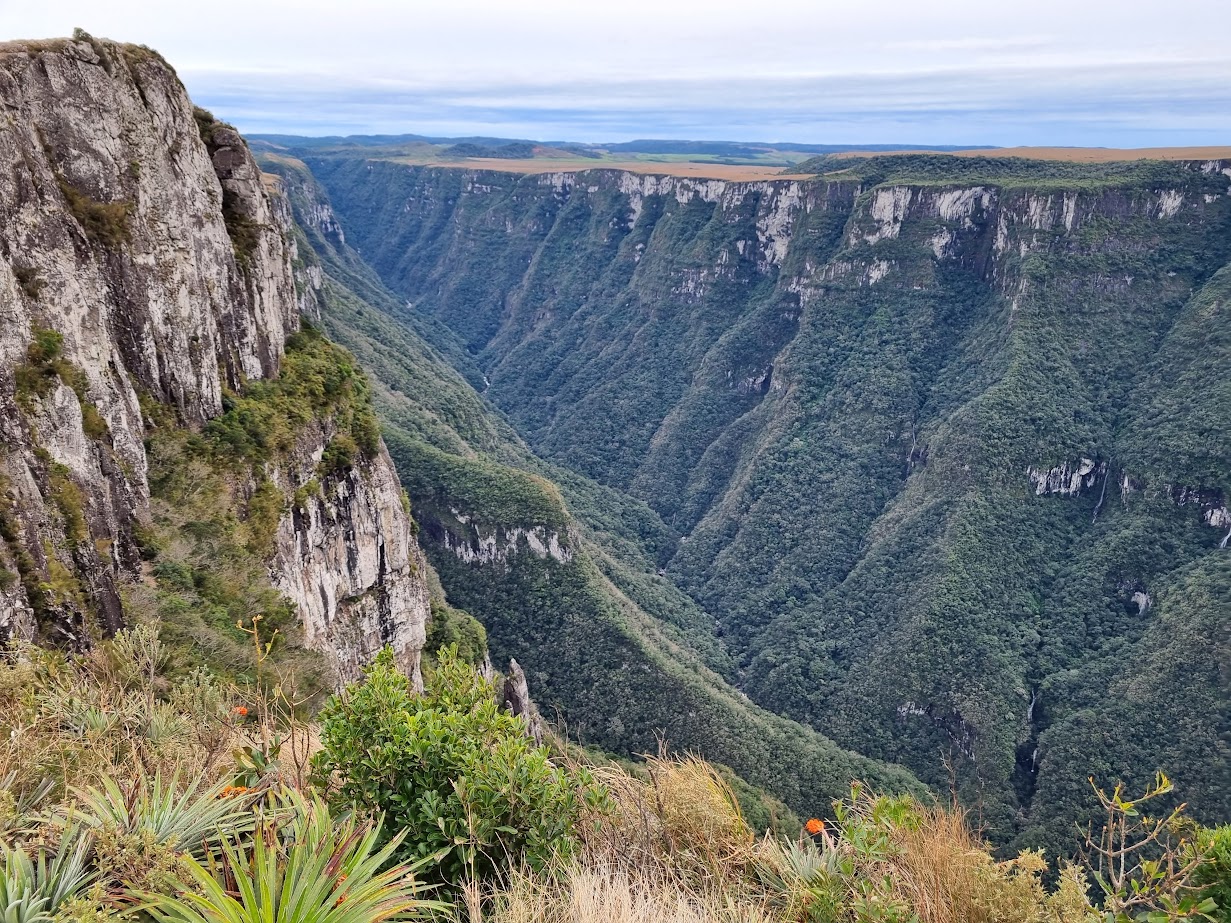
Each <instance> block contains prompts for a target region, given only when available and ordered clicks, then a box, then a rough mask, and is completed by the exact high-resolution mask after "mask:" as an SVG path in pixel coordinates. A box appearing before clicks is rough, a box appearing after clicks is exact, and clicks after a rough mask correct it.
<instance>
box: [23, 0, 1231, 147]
mask: <svg viewBox="0 0 1231 923" xmlns="http://www.w3.org/2000/svg"><path fill="white" fill-rule="evenodd" d="M0 24H3V28H4V30H5V32H7V33H9V34H10V36H11V37H37V36H43V35H50V34H65V33H67V32H68V31H70V30H71V29H72V28H73V27H74V26H77V25H80V26H82V27H84V28H86V29H88V30H89V31H91V32H93V33H95V34H98V35H107V36H110V37H112V38H117V39H123V40H128V41H135V42H141V43H144V44H148V45H151V46H153V47H155V48H157V49H159V50H160V51H162V52H163V53H164V54H165V55H166V56H167V58H168V59H169V60H170V61H171V62H172V63H173V64H175V65H176V67H177V68H178V70H179V72H180V74H181V75H182V76H183V77H184V79H185V81H186V83H187V84H188V86H189V89H190V90H191V91H192V92H193V94H194V96H196V97H198V98H199V99H200V100H201V101H202V102H204V103H206V104H209V105H212V106H214V107H215V108H217V109H218V110H219V112H220V114H222V115H224V116H226V117H228V118H231V119H233V120H235V121H236V122H237V123H239V124H240V126H241V127H243V128H246V129H249V130H261V129H273V128H279V127H281V128H286V129H298V130H306V131H364V130H367V131H382V132H400V131H409V132H421V133H438V132H443V131H445V128H444V127H443V126H448V130H449V131H459V132H463V133H489V134H517V135H522V136H533V137H552V136H554V137H557V138H559V137H590V138H595V137H608V135H603V134H602V133H604V132H607V133H610V137H611V138H612V139H615V138H618V137H629V136H632V135H636V136H645V135H647V134H652V135H657V136H662V135H670V136H676V137H679V136H694V137H724V138H731V137H746V138H759V139H767V138H773V137H775V136H777V137H781V134H780V133H781V132H786V131H790V132H794V133H795V134H794V135H793V140H800V141H822V142H824V141H895V142H903V143H906V142H918V143H946V142H951V143H975V142H976V141H978V140H985V141H986V142H988V143H1003V144H1010V143H1018V142H1025V141H1032V142H1035V143H1092V144H1099V143H1101V144H1125V143H1134V140H1133V139H1135V138H1136V139H1139V140H1140V143H1142V144H1155V143H1159V139H1160V137H1163V138H1165V137H1168V133H1169V132H1170V133H1172V135H1173V136H1174V138H1175V143H1202V142H1204V143H1217V142H1220V141H1223V142H1225V141H1229V140H1231V115H1228V113H1231V107H1228V105H1227V102H1228V90H1227V89H1226V88H1227V87H1228V86H1231V80H1229V78H1231V51H1229V50H1228V49H1229V48H1231V43H1229V42H1227V41H1226V39H1227V37H1228V36H1227V27H1226V25H1225V13H1224V8H1223V2H1222V0H1190V2H1188V3H1186V4H1185V6H1184V10H1183V15H1176V13H1175V10H1174V8H1173V6H1171V5H1164V4H1163V3H1161V2H1143V0H1121V2H1114V3H1113V2H1109V0H1084V2H1083V0H1033V2H1029V3H1027V2H1022V0H1007V2H1000V3H987V2H986V0H979V2H975V0H945V2H933V3H928V4H920V3H918V2H911V0H864V2H862V3H859V4H853V3H850V2H841V3H833V2H817V0H765V2H762V3H756V4H753V3H748V2H747V0H708V2H705V3H694V2H671V0H620V2H618V3H617V2H610V0H605V2H597V3H595V2H591V3H578V2H576V0H532V2H530V0H524V2H521V3H518V2H515V0H501V2H497V0H450V2H424V0H412V2H404V0H403V2H395V0H346V2H345V3H337V2H335V0H330V2H323V0H245V2H242V3H241V2H235V0H214V2H211V3H208V4H167V3H165V2H159V3H154V2H148V0H145V2H142V0H107V2H103V3H100V2H98V0H89V2H86V0H45V2H40V3H31V2H29V0H0ZM594 132H599V133H600V134H599V135H597V136H596V135H594V134H593V133H594ZM835 133H840V134H842V137H837V136H836V135H835ZM981 133H982V134H981Z"/></svg>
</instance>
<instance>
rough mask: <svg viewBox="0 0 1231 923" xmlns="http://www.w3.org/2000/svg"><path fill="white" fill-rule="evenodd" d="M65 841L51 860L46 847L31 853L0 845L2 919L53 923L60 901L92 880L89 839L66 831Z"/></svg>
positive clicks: (6, 922)
mask: <svg viewBox="0 0 1231 923" xmlns="http://www.w3.org/2000/svg"><path fill="white" fill-rule="evenodd" d="M62 842H63V843H65V844H66V845H65V846H63V847H61V849H60V852H59V853H58V854H57V855H55V856H53V857H52V858H51V859H50V860H49V859H48V857H47V852H46V851H45V850H39V851H38V852H37V854H36V855H35V856H34V857H31V855H30V854H29V853H27V852H26V851H25V850H24V849H22V848H20V847H10V846H4V845H0V919H2V920H3V921H4V923H50V921H51V920H52V918H53V916H54V915H55V913H56V912H57V911H58V910H59V909H60V907H61V905H63V904H64V903H66V902H67V901H69V900H71V899H72V898H74V897H76V896H78V895H79V894H81V893H82V892H83V891H84V890H85V889H86V887H87V886H88V885H89V884H90V882H91V881H93V879H94V874H93V873H92V872H91V871H90V869H89V865H88V861H89V855H90V841H89V839H88V838H86V837H78V836H75V835H73V834H71V833H66V834H65V836H64V839H63V841H62ZM68 844H72V845H68Z"/></svg>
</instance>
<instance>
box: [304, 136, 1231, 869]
mask: <svg viewBox="0 0 1231 923" xmlns="http://www.w3.org/2000/svg"><path fill="white" fill-rule="evenodd" d="M307 160H308V163H309V165H310V166H311V168H312V170H313V171H314V173H315V174H316V175H317V176H318V177H319V178H320V180H321V181H322V182H323V183H324V185H325V186H326V187H327V188H328V190H329V192H330V195H331V197H332V202H333V206H334V207H335V208H336V209H337V212H338V215H339V216H340V220H341V224H342V225H343V226H344V227H345V229H346V233H347V235H348V238H349V240H350V241H351V243H352V244H354V245H355V246H356V247H357V248H358V250H359V252H360V253H361V254H362V255H363V257H364V258H365V259H366V260H367V261H368V262H369V263H370V264H371V265H372V267H373V268H374V269H375V270H376V271H377V272H378V273H379V274H380V275H381V278H382V279H383V280H384V281H385V282H386V283H387V284H388V285H389V286H390V287H391V288H392V289H393V290H394V291H395V292H396V293H397V295H398V296H399V297H400V298H402V299H405V300H406V301H407V302H408V303H409V305H410V307H409V308H408V309H407V310H409V311H413V313H414V315H416V316H420V317H427V318H431V319H432V320H434V321H437V322H441V323H444V324H446V325H447V326H448V327H449V328H450V329H451V330H452V332H453V334H454V335H455V336H456V337H457V338H458V339H460V340H461V341H462V342H463V343H464V344H465V346H466V348H467V349H468V350H469V351H470V352H471V353H472V354H473V355H474V359H475V361H477V363H478V365H479V368H480V370H481V372H482V373H483V374H484V375H485V376H486V377H487V380H488V381H489V382H490V386H489V387H488V389H487V391H486V396H487V397H488V398H489V399H491V400H492V401H493V402H495V403H496V404H497V405H498V406H500V407H501V408H502V409H503V410H504V411H505V412H506V413H507V414H508V415H509V418H510V420H511V421H512V422H513V423H514V425H515V426H516V427H517V428H518V430H519V432H521V433H522V434H523V435H524V436H525V437H526V439H527V441H528V442H529V443H530V445H531V446H532V447H533V448H534V449H535V450H536V451H537V452H539V453H541V454H542V455H544V456H545V457H547V458H549V459H551V460H553V461H556V462H559V463H561V464H563V465H565V466H568V467H570V468H572V469H574V470H576V471H578V472H580V473H582V474H584V475H587V476H589V477H593V478H595V479H597V480H598V481H600V482H602V483H605V484H607V485H609V486H611V487H615V488H618V489H621V490H624V491H627V492H628V493H629V494H631V495H632V496H633V497H635V498H638V499H641V500H644V501H645V502H646V503H647V504H648V505H649V506H650V507H651V508H652V509H653V510H654V511H656V512H657V513H658V514H659V515H660V516H661V518H662V520H663V521H664V522H665V523H666V524H668V526H669V527H670V530H671V533H673V535H674V536H675V537H677V538H678V540H676V541H670V540H669V541H668V542H667V543H665V544H662V545H660V555H661V562H662V564H663V565H664V568H665V572H666V574H667V575H668V576H670V577H671V578H672V579H673V580H674V581H675V582H676V583H677V585H678V586H679V587H681V588H683V589H685V590H686V591H687V592H688V593H689V594H690V595H691V596H692V597H693V599H694V600H695V601H696V602H697V603H698V604H700V605H701V606H702V607H703V608H704V609H705V610H706V611H708V612H710V613H712V614H713V616H714V617H715V618H716V620H717V623H718V630H719V632H720V633H721V637H722V640H723V642H724V643H725V645H726V648H727V649H728V651H729V652H730V654H731V656H732V657H733V661H734V662H733V668H732V669H731V670H730V671H728V674H727V675H728V677H729V678H730V679H733V680H735V681H736V682H737V683H738V684H739V685H740V686H741V688H743V689H744V690H746V691H747V692H748V693H749V694H750V695H752V696H753V698H754V699H755V700H756V701H758V702H759V703H761V704H763V705H766V706H768V707H771V708H773V709H775V710H777V711H779V712H781V713H784V714H788V715H791V716H794V717H797V718H798V719H800V720H803V721H806V722H808V723H810V724H812V725H813V726H815V727H817V728H818V729H820V730H822V731H824V732H825V733H827V734H830V735H832V736H833V737H835V739H837V740H838V741H839V742H841V743H843V744H844V745H847V746H851V747H853V748H855V749H858V750H860V751H861V752H867V753H870V754H874V755H876V756H879V757H882V758H886V759H891V760H896V761H900V762H902V763H904V764H905V765H907V766H909V767H910V768H912V769H913V770H915V771H916V772H917V773H919V774H920V775H921V776H922V777H923V778H925V779H926V780H928V781H932V782H935V783H937V784H943V783H944V782H945V781H946V780H947V778H948V776H949V772H950V769H949V767H953V771H954V772H956V774H957V778H958V780H959V783H960V785H961V787H962V790H963V792H964V793H965V795H966V797H967V798H968V799H969V800H970V802H971V803H975V802H976V801H978V802H979V803H980V805H981V808H982V812H983V816H984V818H985V820H986V821H987V822H988V823H989V824H990V825H991V829H992V831H993V833H994V835H995V836H996V837H997V838H999V839H1002V840H1004V839H1008V838H1009V837H1011V836H1013V835H1014V834H1015V833H1021V834H1023V836H1024V837H1025V838H1026V840H1031V839H1037V838H1038V837H1040V836H1047V837H1048V840H1049V842H1050V843H1051V844H1052V845H1055V846H1059V845H1062V843H1063V842H1065V841H1067V834H1065V833H1063V832H1061V831H1062V829H1063V830H1067V829H1071V827H1069V826H1068V825H1069V824H1070V822H1071V820H1073V819H1074V818H1075V817H1078V816H1080V814H1081V812H1082V811H1083V810H1085V809H1086V807H1087V806H1088V795H1087V794H1083V793H1082V792H1081V791H1080V786H1081V785H1084V782H1083V781H1081V780H1084V779H1085V778H1086V776H1087V775H1088V770H1089V769H1090V765H1089V763H1088V761H1087V759H1086V758H1085V757H1083V756H1081V755H1080V754H1079V753H1078V752H1077V751H1076V749H1075V747H1076V745H1077V741H1079V740H1082V739H1087V740H1088V738H1082V737H1081V736H1080V735H1078V736H1074V733H1075V732H1074V731H1073V730H1072V728H1074V727H1075V726H1076V725H1075V724H1074V722H1076V721H1078V720H1079V719H1080V721H1081V722H1085V724H1084V727H1085V728H1086V730H1088V729H1089V727H1090V726H1091V725H1092V724H1093V725H1097V726H1099V727H1103V728H1106V731H1105V732H1104V733H1106V734H1108V735H1111V737H1110V739H1111V740H1118V739H1120V737H1122V736H1124V734H1123V732H1122V731H1121V730H1119V729H1118V726H1117V722H1119V721H1121V720H1122V719H1123V716H1124V715H1125V714H1129V715H1131V718H1132V722H1133V726H1134V729H1135V730H1134V731H1133V732H1132V735H1131V736H1132V737H1133V738H1134V739H1138V740H1139V741H1140V746H1139V748H1138V749H1137V750H1136V751H1134V752H1133V758H1132V759H1128V758H1127V753H1128V751H1126V750H1123V749H1120V748H1119V747H1118V746H1116V745H1112V744H1111V743H1110V742H1109V743H1107V744H1105V745H1103V744H1100V745H1098V748H1099V750H1100V751H1105V755H1106V761H1105V762H1104V763H1102V764H1101V765H1102V768H1103V769H1104V770H1105V771H1106V772H1107V773H1108V774H1114V775H1119V774H1124V775H1125V776H1127V777H1128V778H1130V779H1131V780H1134V781H1140V780H1141V779H1142V778H1144V777H1147V776H1148V775H1149V774H1150V773H1151V772H1152V771H1153V770H1154V769H1155V768H1158V767H1164V768H1167V769H1168V770H1169V771H1172V772H1173V773H1174V774H1175V776H1176V777H1177V781H1178V784H1179V785H1180V786H1181V787H1182V788H1183V790H1184V794H1185V796H1186V797H1188V798H1189V799H1190V800H1191V801H1193V803H1194V804H1196V805H1197V806H1198V809H1199V810H1201V811H1204V812H1205V813H1204V816H1206V817H1208V818H1226V817H1227V816H1229V815H1231V802H1229V800H1228V799H1231V787H1229V786H1228V785H1227V784H1226V776H1225V772H1222V771H1220V768H1219V767H1222V766H1225V765H1226V762H1225V761H1226V759H1227V743H1226V741H1227V733H1228V730H1229V729H1231V715H1229V713H1228V703H1229V702H1231V689H1229V688H1228V677H1227V676H1226V675H1225V672H1218V671H1217V670H1216V671H1215V673H1214V674H1211V675H1206V674H1202V673H1200V672H1198V671H1195V670H1194V671H1188V672H1185V671H1180V672H1179V673H1166V670H1167V668H1166V666H1165V664H1166V661H1165V660H1163V659H1162V658H1164V657H1166V656H1168V655H1174V654H1175V653H1176V652H1177V650H1176V648H1175V647H1174V645H1170V644H1164V643H1163V642H1164V640H1165V638H1166V637H1169V636H1170V637H1174V636H1175V634H1176V631H1177V630H1178V628H1177V627H1176V626H1175V623H1176V622H1177V621H1178V622H1181V623H1182V624H1183V626H1184V627H1183V633H1185V634H1188V635H1189V636H1190V640H1191V641H1192V642H1193V643H1198V644H1200V645H1203V646H1204V648H1205V649H1207V650H1210V651H1212V652H1213V653H1214V654H1216V655H1222V654H1223V653H1224V652H1225V651H1226V648H1227V643H1226V636H1225V630H1224V629H1222V628H1220V627H1219V626H1220V625H1225V624H1226V623H1227V615H1228V613H1227V612H1226V611H1225V609H1223V608H1222V607H1224V606H1225V605H1226V604H1225V602H1223V603H1217V604H1216V605H1217V606H1218V607H1219V615H1218V617H1212V618H1204V617H1202V618H1196V617H1194V615H1193V611H1192V609H1193V603H1192V594H1193V593H1195V592H1197V589H1196V588H1197V587H1198V586H1200V585H1201V583H1202V580H1201V578H1198V577H1195V576H1193V575H1194V574H1205V575H1206V579H1207V580H1208V581H1213V582H1215V583H1217V582H1218V581H1220V580H1221V579H1222V578H1221V576H1218V575H1220V574H1223V573H1225V568H1226V567H1227V566H1228V564H1227V562H1228V558H1227V557H1226V554H1225V553H1224V552H1223V550H1221V549H1220V548H1219V545H1220V543H1221V542H1222V541H1223V538H1224V536H1225V535H1226V534H1227V530H1228V528H1229V527H1231V521H1228V514H1227V505H1226V491H1227V489H1228V485H1227V483H1226V479H1227V476H1228V475H1227V472H1228V471H1229V470H1231V445H1228V443H1227V439H1228V436H1227V433H1228V432H1231V429H1228V428H1227V427H1221V428H1220V423H1221V422H1222V418H1223V416H1224V415H1225V413H1226V407H1227V406H1228V402H1227V401H1226V399H1225V397H1223V395H1225V393H1226V392H1225V389H1226V384H1225V383H1226V381H1228V380H1229V375H1231V353H1228V351H1227V344H1226V342H1225V336H1224V335H1223V333H1222V331H1223V329H1224V328H1225V326H1226V324H1225V317H1224V313H1225V310H1226V308H1225V305H1226V301H1225V297H1224V294H1223V286H1224V282H1223V281H1222V280H1223V279H1224V274H1223V273H1222V272H1220V270H1222V267H1223V266H1224V265H1225V264H1226V263H1227V262H1228V259H1229V258H1231V198H1229V197H1228V181H1227V176H1228V175H1231V166H1229V165H1228V164H1226V163H1222V162H1209V163H1176V164H1161V163H1151V162H1141V163H1136V164H1129V165H1122V164H1111V165H1076V164H1051V163H1026V162H1015V161H997V160H991V159H987V160H984V159H973V158H972V159H969V160H956V159H953V158H943V157H886V158H876V159H873V160H868V161H863V162H859V161H857V162H853V163H852V162H843V164H842V165H841V171H840V172H835V173H829V174H827V175H825V176H823V177H819V178H818V179H817V180H815V181H811V182H800V181H773V182H764V183H732V182H723V181H718V180H714V181H699V180H686V179H678V178H673V177H652V176H640V175H631V174H623V173H619V172H617V171H603V170H595V171H588V172H582V173H559V174H543V175H536V176H516V175H511V174H503V173H496V172H481V171H463V170H444V169H430V168H413V167H406V166H401V165H397V164H393V163H386V162H380V161H370V160H366V159H361V157H358V156H357V157H351V158H348V157H346V156H344V155H342V154H335V155H331V156H315V157H314V156H309V157H308V158H307ZM819 168H823V169H827V170H830V169H833V165H828V164H823V165H819ZM1220 398H1221V399H1220ZM667 538H668V539H670V538H671V536H670V535H668V536H667ZM1194 581H1196V582H1194ZM1163 625H1170V626H1172V627H1171V628H1170V630H1169V631H1164V630H1163V629H1162V628H1161V626H1163ZM1213 662H1215V663H1217V662H1220V660H1219V657H1218V656H1216V657H1215V658H1214V661H1213ZM1222 662H1225V657H1224V658H1222ZM1129 664H1139V665H1140V664H1149V665H1150V670H1151V672H1154V671H1158V672H1159V675H1160V677H1161V676H1162V675H1163V673H1166V675H1167V676H1168V677H1170V678H1169V679H1168V680H1167V682H1169V683H1172V684H1173V685H1174V684H1179V685H1178V686H1177V687H1176V688H1177V691H1176V694H1175V695H1174V696H1171V697H1170V699H1169V701H1171V702H1174V701H1177V700H1178V701H1181V702H1188V703H1190V704H1189V705H1184V706H1175V705H1169V706H1168V709H1170V711H1168V709H1162V710H1159V709H1157V708H1153V707H1152V705H1151V704H1150V702H1155V703H1156V704H1157V700H1156V699H1155V698H1154V695H1155V694H1154V693H1151V695H1149V696H1145V695H1144V694H1143V692H1142V688H1143V687H1142V686H1141V685H1140V684H1139V685H1138V686H1137V687H1134V688H1135V689H1136V692H1133V693H1132V695H1131V696H1130V690H1129V689H1128V687H1126V686H1124V685H1123V684H1119V683H1111V682H1109V679H1110V676H1111V674H1112V673H1117V674H1118V673H1119V671H1124V670H1128V669H1130V668H1129V666H1128V665H1129ZM1211 680H1212V681H1213V684H1214V690H1215V691H1214V692H1213V693H1212V694H1211V693H1209V692H1208V691H1202V690H1203V688H1204V686H1203V684H1206V683H1208V682H1210V681H1211ZM1181 689H1182V690H1183V691H1182V692H1181V691H1180V690H1181ZM1134 697H1135V698H1134ZM1126 701H1131V702H1132V703H1133V704H1129V705H1126V704H1125V702H1126ZM1198 702H1203V703H1206V704H1207V705H1208V706H1209V707H1198V706H1197V704H1196V703H1198ZM1176 707H1179V708H1181V711H1182V712H1183V715H1184V720H1183V721H1182V722H1180V727H1181V728H1182V729H1177V727H1176V726H1175V724H1174V719H1175V712H1174V709H1175V708H1176ZM1190 707H1191V708H1192V711H1188V709H1189V708H1190ZM1126 709H1127V711H1126ZM1164 727H1166V730H1165V731H1164ZM1066 728H1067V729H1068V730H1066ZM1121 756H1124V757H1125V758H1124V759H1120V757H1121ZM1040 794H1041V795H1042V797H1040ZM1043 831H1049V832H1047V833H1044V832H1043Z"/></svg>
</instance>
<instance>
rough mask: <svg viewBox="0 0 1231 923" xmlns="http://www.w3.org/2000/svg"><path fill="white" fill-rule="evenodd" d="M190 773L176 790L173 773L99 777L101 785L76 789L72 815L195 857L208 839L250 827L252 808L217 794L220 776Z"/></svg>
mask: <svg viewBox="0 0 1231 923" xmlns="http://www.w3.org/2000/svg"><path fill="white" fill-rule="evenodd" d="M202 781H203V780H202V779H201V778H197V779H194V780H193V781H192V782H191V783H189V784H188V786H187V787H185V788H184V790H183V791H180V789H179V784H178V777H172V778H171V780H170V781H164V780H163V778H162V775H161V774H158V775H155V776H154V778H153V779H152V780H151V779H149V778H148V777H146V776H137V777H135V778H134V779H132V780H131V781H130V782H129V783H128V784H127V785H125V786H121V785H120V783H119V782H117V781H116V780H115V779H110V778H105V779H103V781H102V787H101V788H88V789H79V790H78V791H77V792H76V796H77V802H78V805H79V806H78V808H77V810H76V812H75V813H74V818H75V819H76V820H78V821H79V822H80V823H82V824H83V825H84V826H86V827H89V828H91V829H95V830H113V831H117V832H119V833H122V834H148V835H149V836H150V838H151V839H152V840H153V842H154V843H156V844H158V845H166V846H168V847H171V848H173V849H175V850H176V851H178V852H183V853H188V854H190V855H194V856H197V857H200V856H202V855H203V849H204V847H205V845H206V843H207V842H208V841H209V840H212V839H214V838H216V837H220V836H226V835H229V834H234V833H244V832H247V831H249V830H251V829H252V826H253V823H254V817H253V814H252V811H251V810H250V809H249V808H248V806H247V805H246V804H245V803H244V802H243V801H241V800H239V799H235V798H224V797H221V796H222V794H223V791H224V789H225V787H226V783H225V782H218V783H216V784H214V785H209V786H205V785H202Z"/></svg>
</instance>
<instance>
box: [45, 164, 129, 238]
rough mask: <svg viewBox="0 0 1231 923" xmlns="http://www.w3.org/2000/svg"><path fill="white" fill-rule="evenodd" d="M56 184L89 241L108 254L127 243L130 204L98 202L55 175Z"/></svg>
mask: <svg viewBox="0 0 1231 923" xmlns="http://www.w3.org/2000/svg"><path fill="white" fill-rule="evenodd" d="M56 182H57V183H58V185H59V187H60V194H61V195H63V196H64V201H65V203H66V204H67V205H68V209H69V211H70V212H72V214H73V217H74V218H76V219H77V223H78V224H79V225H81V229H82V230H83V231H84V232H85V235H86V237H87V238H88V239H89V240H91V241H93V242H94V243H97V244H100V245H102V246H103V247H105V248H106V249H109V250H113V249H115V248H116V247H119V246H121V245H123V244H125V243H127V242H128V239H129V228H128V220H129V218H130V217H131V215H132V211H133V203H132V202H126V201H121V202H99V201H98V200H97V199H94V198H92V197H90V196H88V195H86V194H85V193H84V192H82V191H81V190H79V189H78V188H77V187H76V186H74V185H73V184H72V183H70V182H69V181H68V180H66V179H65V178H64V177H62V176H59V175H57V176H56Z"/></svg>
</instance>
